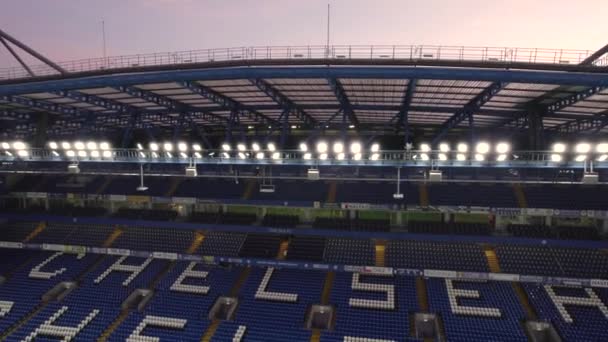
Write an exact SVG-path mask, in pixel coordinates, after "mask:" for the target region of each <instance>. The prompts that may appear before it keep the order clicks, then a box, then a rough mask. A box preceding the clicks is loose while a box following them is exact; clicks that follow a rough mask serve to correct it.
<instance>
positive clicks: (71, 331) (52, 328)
mask: <svg viewBox="0 0 608 342" xmlns="http://www.w3.org/2000/svg"><path fill="white" fill-rule="evenodd" d="M66 311H68V307H67V306H62V307H61V309H59V310H58V311H57V312H55V313H54V314H53V315H52V316H51V317H49V319H47V320H46V321H44V323H42V325H40V326H39V327H38V328H36V330H34V332H32V333H31V334H29V336H28V337H26V338H25V339H24V340H23V341H27V342H29V341H32V340H33V339H34V338H35V337H36V336H38V335H40V336H52V337H60V338H61V337H63V338H62V341H66V342H67V341H71V340H72V339H73V338H74V337H76V335H78V333H80V332H81V331H82V330H83V329H84V328H85V327H86V326H87V325H88V324H89V323H91V321H92V320H93V318H95V316H97V314H98V313H99V310H93V311H91V312H90V313H89V314H88V315H87V317H85V318H84V319H83V320H82V321H80V322H79V323H78V324H77V325H76V326H75V327H69V326H63V325H53V322H55V321H56V320H58V319H59V317H61V316H62V315H63V314H64V313H65V312H66Z"/></svg>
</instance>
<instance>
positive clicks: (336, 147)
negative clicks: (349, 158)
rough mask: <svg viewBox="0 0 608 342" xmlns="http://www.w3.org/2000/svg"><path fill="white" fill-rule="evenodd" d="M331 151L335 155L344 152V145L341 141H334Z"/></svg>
mask: <svg viewBox="0 0 608 342" xmlns="http://www.w3.org/2000/svg"><path fill="white" fill-rule="evenodd" d="M333 151H334V153H336V154H339V153H342V152H344V144H343V143H342V142H341V141H336V142H335V143H334V148H333Z"/></svg>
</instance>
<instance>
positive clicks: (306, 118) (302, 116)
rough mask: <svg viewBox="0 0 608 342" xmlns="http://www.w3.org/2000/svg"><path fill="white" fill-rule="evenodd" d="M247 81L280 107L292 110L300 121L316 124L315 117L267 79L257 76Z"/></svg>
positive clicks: (306, 123) (308, 124) (305, 123)
mask: <svg viewBox="0 0 608 342" xmlns="http://www.w3.org/2000/svg"><path fill="white" fill-rule="evenodd" d="M249 81H250V82H251V83H252V84H254V85H255V86H256V87H258V89H260V90H261V91H263V92H264V94H266V95H267V96H268V97H270V98H271V99H272V100H273V101H274V102H276V103H277V104H278V105H279V107H281V108H282V109H289V110H293V114H294V116H295V117H296V118H297V119H299V120H300V121H302V123H303V124H304V125H307V126H314V125H316V124H317V119H315V118H313V117H312V116H311V115H310V114H308V113H306V112H305V111H304V110H303V109H302V107H301V106H299V105H296V104H295V103H294V102H293V101H291V100H290V99H289V98H288V97H287V96H285V95H284V94H283V93H281V92H280V91H278V90H277V89H276V88H274V87H273V86H272V85H271V84H270V83H268V82H267V81H265V80H263V79H259V78H256V79H251V80H249Z"/></svg>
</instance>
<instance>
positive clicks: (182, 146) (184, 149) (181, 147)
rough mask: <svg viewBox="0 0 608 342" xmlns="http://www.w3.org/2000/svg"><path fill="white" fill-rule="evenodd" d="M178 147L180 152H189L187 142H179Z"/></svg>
mask: <svg viewBox="0 0 608 342" xmlns="http://www.w3.org/2000/svg"><path fill="white" fill-rule="evenodd" d="M177 149H178V150H179V151H180V152H187V151H188V144H186V143H185V142H179V143H177Z"/></svg>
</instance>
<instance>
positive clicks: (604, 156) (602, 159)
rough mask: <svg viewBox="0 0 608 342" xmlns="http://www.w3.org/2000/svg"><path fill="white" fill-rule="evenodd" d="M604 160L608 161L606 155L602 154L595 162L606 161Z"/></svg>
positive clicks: (607, 155)
mask: <svg viewBox="0 0 608 342" xmlns="http://www.w3.org/2000/svg"><path fill="white" fill-rule="evenodd" d="M606 159H608V154H602V155H601V156H599V157H597V161H601V162H603V161H606Z"/></svg>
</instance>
